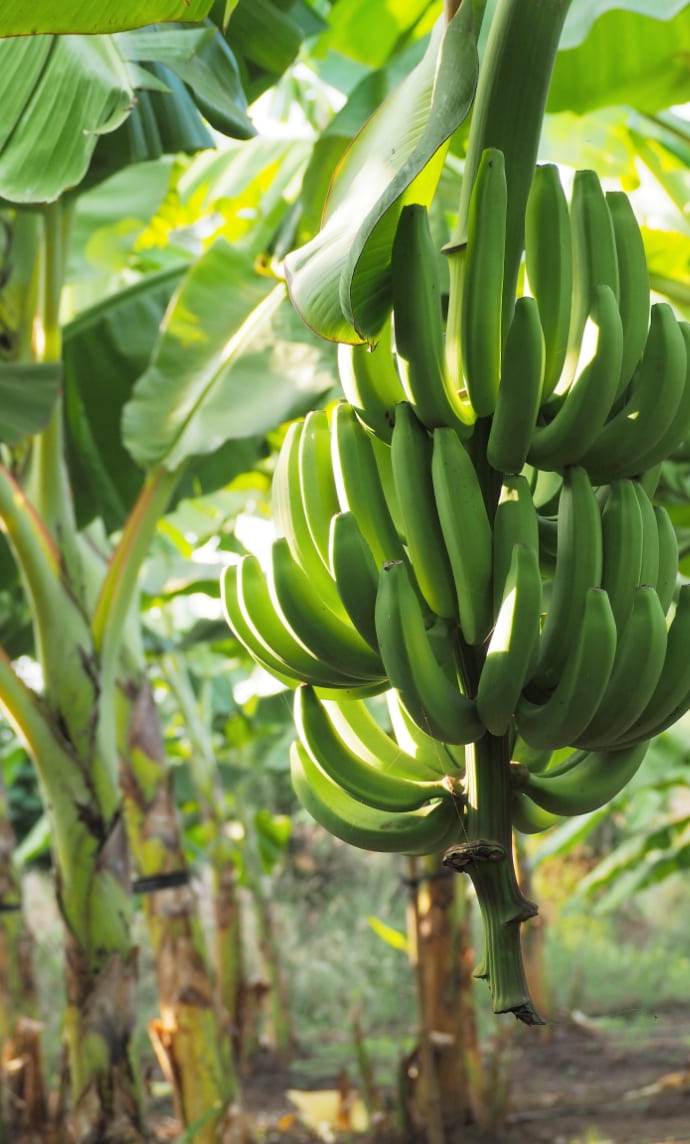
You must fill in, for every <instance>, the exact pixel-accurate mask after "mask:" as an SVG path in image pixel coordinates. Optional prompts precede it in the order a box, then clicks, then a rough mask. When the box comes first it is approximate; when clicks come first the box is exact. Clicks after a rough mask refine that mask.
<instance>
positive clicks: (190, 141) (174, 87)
mask: <svg viewBox="0 0 690 1144" xmlns="http://www.w3.org/2000/svg"><path fill="white" fill-rule="evenodd" d="M130 67H131V65H130ZM141 70H142V71H145V72H146V74H147V75H148V76H149V79H156V80H157V81H159V82H160V84H161V87H162V90H153V91H149V90H139V91H138V92H137V101H136V104H135V106H134V108H133V109H132V112H131V114H130V115H129V116H128V117H127V119H126V120H125V121H124V123H122V124H121V126H120V127H118V129H117V131H113V132H112V134H109V135H103V136H101V138H100V140H99V142H98V144H97V146H96V149H95V151H94V153H93V156H92V159H91V162H90V164H89V169H88V171H87V173H86V177H85V179H84V181H83V182H82V184H81V188H80V189H86V188H87V187H91V186H94V185H96V184H97V183H100V182H102V181H103V180H104V179H107V178H108V177H109V176H110V175H112V174H114V173H115V172H116V171H119V170H121V169H122V168H123V167H128V166H129V165H130V164H133V163H143V162H146V161H151V160H153V159H159V158H160V157H161V156H162V155H176V154H178V153H179V152H181V151H182V152H185V153H187V154H192V153H194V152H195V151H204V150H206V148H209V147H213V145H214V144H213V137H212V135H211V133H210V132H209V130H208V128H207V127H206V125H205V123H204V121H203V119H202V116H201V114H200V112H199V110H198V108H197V106H196V104H195V103H194V100H193V99H192V97H191V95H190V94H189V92H188V91H187V88H186V87H185V85H184V83H183V82H182V80H181V79H179V78H178V77H177V76H176V75H175V74H174V73H173V72H172V71H170V69H169V68H166V67H165V66H164V65H163V64H153V63H152V64H146V65H145V66H144V65H143V66H142V69H141ZM142 82H143V81H142Z"/></svg>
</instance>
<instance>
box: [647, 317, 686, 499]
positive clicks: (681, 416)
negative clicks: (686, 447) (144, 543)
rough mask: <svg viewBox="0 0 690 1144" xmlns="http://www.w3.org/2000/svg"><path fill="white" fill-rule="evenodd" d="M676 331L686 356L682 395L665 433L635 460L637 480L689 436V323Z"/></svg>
mask: <svg viewBox="0 0 690 1144" xmlns="http://www.w3.org/2000/svg"><path fill="white" fill-rule="evenodd" d="M678 329H679V330H680V332H681V334H682V336H683V341H684V342H685V352H686V356H687V365H686V370H685V385H684V387H683V393H682V395H681V399H680V402H679V404H678V408H677V409H676V412H675V414H674V416H673V420H672V421H671V423H670V425H669V426H668V428H667V429H666V431H665V432H664V433H662V435H661V437H659V439H658V440H657V441H656V442H655V443H654V445H652V446H651V447H650V448H649V449H647V451H646V452H644V453H642V455H641V456H638V458H637V462H636V464H637V471H638V473H641V474H643V476H641V477H640V478H639V479H640V480H644V479H645V478H646V475H647V473H648V471H649V470H650V469H654V468H655V467H657V466H658V465H660V464H661V462H662V461H666V460H667V459H668V458H669V457H671V456H672V455H673V454H674V453H675V452H676V450H677V449H678V448H679V447H680V446H681V445H682V444H683V442H684V441H686V440H687V437H688V434H690V322H679V323H678Z"/></svg>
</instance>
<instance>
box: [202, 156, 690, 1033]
mask: <svg viewBox="0 0 690 1144" xmlns="http://www.w3.org/2000/svg"><path fill="white" fill-rule="evenodd" d="M507 202H508V186H507V183H506V176H505V166H504V161H503V155H502V154H501V152H500V151H495V150H491V149H489V150H487V151H485V153H484V155H483V156H482V160H481V162H480V164H479V167H478V170H477V175H476V178H475V182H474V186H473V188H472V192H471V195H470V199H469V212H468V217H467V240H466V242H463V243H461V244H460V245H457V246H454V247H452V248H449V249H448V250H447V251H446V252H445V253H446V254H447V257H448V260H449V264H450V282H451V293H450V298H449V304H448V317H447V319H446V320H445V321H444V316H443V314H444V307H443V301H442V296H441V285H440V283H441V277H440V272H439V260H438V253H437V251H436V249H435V246H434V242H433V240H432V236H431V232H430V229H429V222H428V216H427V212H426V210H425V209H424V208H423V207H421V206H414V205H412V206H407V207H405V208H404V210H403V212H402V214H401V217H400V221H399V224H398V228H397V231H396V235H395V241H394V244H393V250H392V267H391V271H392V273H391V282H392V314H391V315H390V317H389V320H388V321H387V322H386V324H385V326H384V328H383V329H382V331H381V334H380V338H379V340H378V342H377V344H376V346H374V347H369V346H341V347H339V356H338V363H339V372H340V379H341V384H342V388H343V392H344V394H345V398H346V400H345V401H342V402H339V403H337V404H335V405H334V406H333V407H332V408H330V409H328V410H323V409H322V410H317V411H314V412H311V413H309V414H308V415H307V417H306V418H305V419H304V420H302V421H298V422H294V423H293V424H291V425H290V426H289V428H288V430H287V434H286V436H285V439H284V442H283V446H282V448H281V451H280V454H279V457H278V460H277V463H276V469H275V475H274V480H273V516H274V521H275V526H276V532H277V538H276V540H275V541H274V543H273V545H272V549H271V553H270V558H269V560H268V562H267V566H266V567H265V568H263V567H261V566H260V564H259V562H258V560H257V558H256V557H254V556H251V555H246V556H244V557H243V558H242V559H241V560H240V561H239V563H238V564H236V565H233V566H231V567H229V568H228V569H227V570H226V573H225V577H224V581H223V593H222V594H223V601H224V607H225V613H226V617H227V620H228V623H229V625H230V627H231V629H232V631H233V633H234V635H235V637H236V638H237V640H238V641H239V642H240V643H241V644H242V645H243V646H244V647H245V648H246V649H247V651H248V652H249V653H250V654H251V655H252V656H253V658H254V659H255V660H256V661H257V663H259V664H260V665H261V666H262V667H264V668H265V669H266V670H268V671H269V672H271V673H272V674H273V675H274V676H276V677H277V678H278V679H279V680H281V681H282V682H283V683H284V684H285V685H286V686H288V687H291V688H293V689H294V705H295V706H294V717H295V725H296V731H297V738H296V740H295V742H294V743H293V745H292V747H291V751H290V768H291V775H292V781H293V785H294V787H295V790H296V792H297V794H298V797H299V798H300V800H301V802H302V803H303V805H304V807H305V808H306V809H307V810H308V811H309V813H310V814H311V815H312V817H313V818H314V819H316V821H317V822H319V823H320V824H321V825H322V826H324V827H325V828H326V829H327V830H329V831H330V832H331V833H333V834H335V835H336V836H337V837H339V838H341V839H343V840H345V841H347V842H349V843H351V844H353V845H356V846H360V847H363V848H365V849H370V850H382V851H392V852H400V853H405V854H426V853H432V852H438V851H444V852H445V855H446V857H445V860H446V861H447V863H448V864H449V865H450V866H452V867H453V868H454V869H456V870H459V871H464V872H466V873H468V874H469V876H470V877H471V879H472V881H473V883H474V885H475V889H476V892H477V897H478V901H479V905H480V908H481V910H482V917H483V919H484V925H485V936H486V947H487V949H486V956H485V959H484V963H483V966H482V970H481V975H482V976H485V977H486V978H487V980H488V983H489V987H490V989H491V992H492V997H493V1003H494V1008H495V1009H496V1011H505V1010H511V1011H513V1012H515V1013H516V1015H517V1016H519V1017H520V1018H521V1019H522V1020H525V1021H528V1022H533V1021H538V1020H539V1017H538V1014H536V1013H535V1011H534V1008H533V1006H532V1005H531V1001H530V999H529V994H528V992H527V986H526V984H525V981H524V974H523V973H522V968H521V960H520V952H519V924H517V923H520V922H522V921H525V920H527V918H529V917H531V916H532V915H533V914H534V913H535V912H536V907H535V906H534V905H533V903H530V902H527V901H526V900H525V899H524V898H523V897H522V895H521V893H520V891H519V888H518V885H517V880H516V878H515V873H514V870H513V866H512V849H511V831H512V829H513V828H515V829H517V830H520V831H523V832H528V833H532V832H536V831H541V830H545V829H547V828H548V827H549V826H551V825H552V824H553V823H554V822H556V821H558V820H559V819H560V818H562V817H564V816H570V815H578V814H583V813H586V812H588V811H590V810H593V809H595V808H596V807H599V806H601V805H603V804H604V803H606V802H607V801H609V800H610V799H611V798H613V797H615V795H617V794H618V793H619V791H620V790H622V789H623V787H624V786H625V785H626V783H628V782H629V780H630V779H631V778H632V777H633V775H634V774H635V772H636V771H637V770H638V768H639V767H640V765H641V763H642V761H643V759H644V757H645V753H646V750H647V746H648V744H649V741H650V740H651V739H652V738H653V737H654V736H655V735H657V734H658V733H659V732H661V731H663V730H664V729H665V728H667V727H669V726H670V725H671V724H672V723H673V722H675V721H676V720H677V719H678V718H679V717H680V716H681V715H682V714H683V713H684V712H685V711H687V710H689V709H690V656H688V655H687V647H688V646H690V585H686V586H683V587H681V588H680V589H678V585H677V580H678V544H677V540H676V535H675V532H674V529H673V526H672V524H671V521H670V518H669V516H668V513H667V512H666V511H665V510H664V509H663V508H662V507H660V506H659V505H657V504H655V503H654V499H653V498H654V492H655V488H656V483H657V481H658V479H659V472H660V467H661V463H662V462H663V461H664V460H665V459H666V458H668V457H669V456H671V455H672V454H673V453H677V452H678V450H679V449H680V448H681V446H682V444H683V442H684V441H685V439H686V438H687V437H688V435H689V434H690V368H689V361H690V352H689V351H690V324H687V323H684V322H679V321H678V320H677V319H676V317H675V315H674V313H673V311H672V310H671V308H670V307H669V306H667V305H666V304H664V303H657V304H655V305H653V306H652V305H650V295H649V282H648V276H647V269H646V261H645V255H644V249H643V246H642V239H641V236H640V232H639V228H638V226H637V222H636V220H635V217H634V215H633V213H632V209H631V207H630V204H629V202H628V200H627V198H626V197H625V196H624V195H622V194H619V193H617V192H612V193H607V194H605V193H604V192H603V190H602V188H601V186H600V184H599V181H598V179H597V177H596V175H595V174H594V173H593V172H590V171H584V172H578V173H577V175H576V177H575V181H574V189H573V194H572V199H571V202H570V203H568V201H567V199H566V196H565V194H564V191H563V188H562V186H561V183H560V179H559V175H558V171H557V169H556V168H555V167H552V166H544V167H538V168H537V169H536V171H535V172H534V178H533V184H532V189H531V193H530V196H529V200H528V203H527V209H526V218H525V262H526V278H527V281H528V283H529V291H530V293H529V294H525V295H524V296H523V297H518V298H516V299H514V300H513V303H514V304H513V305H512V307H511V308H510V312H506V301H505V299H504V256H505V244H506V216H507ZM383 693H385V700H386V706H385V711H384V714H381V711H382V710H383V704H382V701H380V700H379V701H377V702H376V703H374V704H372V703H370V702H367V701H369V700H371V699H372V698H373V697H375V696H378V695H381V694H383ZM375 710H376V711H377V712H378V714H374V713H373V712H374V711H375Z"/></svg>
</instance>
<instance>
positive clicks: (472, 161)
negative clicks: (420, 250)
mask: <svg viewBox="0 0 690 1144" xmlns="http://www.w3.org/2000/svg"><path fill="white" fill-rule="evenodd" d="M569 7H570V0H548V2H547V3H541V4H534V3H533V0H499V2H498V4H497V6H496V11H495V13H494V16H493V19H492V21H491V27H490V29H489V37H488V40H487V44H486V50H485V52H484V58H483V60H482V65H481V69H480V74H479V83H478V85H477V94H476V97H475V101H474V106H473V109H472V124H471V127H470V135H469V141H468V145H467V157H466V160H465V174H464V177H463V182H462V190H461V194H460V205H459V208H458V219H457V224H456V228H455V231H454V232H453V235H452V236H451V240H450V243H449V249H450V250H451V251H452V250H453V248H454V247H455V248H461V247H462V246H463V244H464V243H465V242H466V241H467V222H468V213H469V204H470V195H471V193H472V188H473V186H474V182H475V177H476V174H477V171H478V168H479V164H480V162H481V158H482V154H483V152H484V151H485V150H486V149H487V148H488V147H493V148H496V149H497V150H498V151H502V152H503V156H504V159H505V170H506V181H507V184H508V209H507V220H506V246H505V267H504V279H503V322H504V326H503V329H504V336H505V333H506V332H507V330H508V327H509V325H510V320H511V317H512V313H513V307H514V305H515V286H516V283H517V275H518V269H519V266H520V259H521V257H522V250H523V245H524V234H525V208H526V205H527V196H528V194H529V189H530V185H531V182H532V176H533V173H534V165H535V162H536V158H537V149H538V147H539V139H540V137H541V129H542V122H543V119H544V109H545V107H546V97H547V94H548V90H549V84H550V82H551V73H552V71H553V65H554V63H555V59H556V53H557V51H558V41H559V39H560V35H561V31H562V29H563V23H564V21H565V17H566V15H567V12H568V8H569ZM450 265H451V293H450V313H449V318H448V326H449V329H450V328H452V329H458V330H459V329H460V324H459V313H458V314H457V318H458V322H457V325H456V322H455V315H456V310H455V309H454V307H455V305H456V304H457V302H458V301H459V300H460V299H459V298H458V290H457V282H456V280H455V277H454V268H455V267H456V266H457V267H458V269H459V268H460V266H461V260H458V259H456V258H453V257H451V264H450ZM460 275H461V271H460ZM460 293H461V291H460ZM454 296H455V297H454Z"/></svg>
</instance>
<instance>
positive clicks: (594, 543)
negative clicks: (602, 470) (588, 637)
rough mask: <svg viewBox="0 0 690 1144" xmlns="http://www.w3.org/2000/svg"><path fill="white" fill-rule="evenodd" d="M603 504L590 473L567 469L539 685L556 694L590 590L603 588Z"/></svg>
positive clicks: (537, 684)
mask: <svg viewBox="0 0 690 1144" xmlns="http://www.w3.org/2000/svg"><path fill="white" fill-rule="evenodd" d="M601 574H602V532H601V516H600V512H599V505H598V503H597V499H596V497H595V495H594V491H593V489H592V486H591V484H590V482H589V478H588V476H587V473H586V472H585V470H584V469H582V468H579V467H577V466H575V467H573V468H568V469H566V470H565V473H564V477H563V488H562V490H561V498H560V506H559V511H558V550H557V555H556V569H555V573H554V577H553V583H552V587H551V596H550V601H549V609H548V612H547V615H546V620H545V621H544V626H543V628H542V633H541V640H540V644H539V660H538V663H537V669H536V672H535V678H534V684H535V686H536V687H537V689H541V690H543V691H547V692H548V691H550V690H551V689H552V688H553V687H554V686H555V684H556V682H557V681H558V679H559V678H560V676H561V672H562V670H563V666H564V664H565V663H566V660H567V659H568V657H569V656H570V654H571V650H572V648H573V644H574V643H575V641H576V639H577V637H578V632H579V630H580V623H581V619H582V613H583V609H584V603H585V593H586V592H587V590H588V589H589V588H596V587H598V586H599V585H600V584H601Z"/></svg>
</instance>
